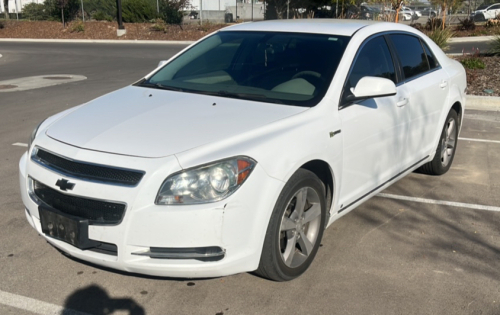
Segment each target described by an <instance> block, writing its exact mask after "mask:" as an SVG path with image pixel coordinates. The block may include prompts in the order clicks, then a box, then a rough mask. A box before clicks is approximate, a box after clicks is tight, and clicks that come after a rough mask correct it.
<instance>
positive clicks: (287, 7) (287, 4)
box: [286, 0, 290, 20]
mask: <svg viewBox="0 0 500 315" xmlns="http://www.w3.org/2000/svg"><path fill="white" fill-rule="evenodd" d="M289 11H290V0H288V1H287V2H286V19H287V20H288V19H289V14H288V12H289Z"/></svg>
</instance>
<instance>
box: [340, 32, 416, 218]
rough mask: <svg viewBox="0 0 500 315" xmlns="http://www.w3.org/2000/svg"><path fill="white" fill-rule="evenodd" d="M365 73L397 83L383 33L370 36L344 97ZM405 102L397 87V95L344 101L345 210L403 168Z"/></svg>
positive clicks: (342, 193) (342, 195)
mask: <svg viewBox="0 0 500 315" xmlns="http://www.w3.org/2000/svg"><path fill="white" fill-rule="evenodd" d="M365 76H375V77H383V78H387V79H390V80H392V81H393V82H394V83H397V79H396V71H395V67H394V62H393V58H392V56H391V53H390V51H389V48H388V46H387V42H386V39H385V37H384V36H383V35H379V36H376V37H372V38H370V39H369V40H368V41H367V42H365V43H364V45H363V46H362V47H361V49H360V50H359V51H358V54H357V56H356V58H355V59H354V62H353V65H352V67H351V70H350V73H349V76H348V80H347V81H346V85H345V87H344V91H343V96H342V99H345V97H346V96H347V95H349V93H350V88H351V87H354V86H356V84H357V82H358V81H359V80H360V79H361V78H362V77H365ZM407 101H408V96H407V95H406V89H405V88H404V87H403V86H400V87H397V94H396V95H394V96H388V97H379V98H373V99H367V100H364V101H360V102H355V103H354V104H345V103H343V102H342V101H341V107H340V109H339V114H340V119H341V122H342V138H343V172H342V181H341V185H340V197H339V202H340V205H341V210H342V209H346V208H347V207H349V206H350V205H352V204H353V203H355V202H357V201H358V200H360V199H361V198H363V197H364V196H365V195H366V194H369V193H370V192H372V191H373V190H374V189H376V188H377V187H379V186H380V185H383V184H384V183H385V182H387V181H389V180H390V179H391V178H393V177H394V176H396V175H397V174H399V172H401V170H402V168H401V166H402V164H401V161H400V158H401V152H402V148H403V146H404V141H405V139H406V136H407V132H408V120H409V113H408V112H407V107H406V105H407Z"/></svg>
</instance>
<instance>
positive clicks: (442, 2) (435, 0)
mask: <svg viewBox="0 0 500 315" xmlns="http://www.w3.org/2000/svg"><path fill="white" fill-rule="evenodd" d="M463 1H464V0H432V1H431V3H432V4H434V5H439V6H440V7H441V13H442V14H443V18H442V25H441V28H442V29H443V30H444V27H445V23H446V11H448V9H449V8H451V7H457V6H459V5H461V4H462V2H463Z"/></svg>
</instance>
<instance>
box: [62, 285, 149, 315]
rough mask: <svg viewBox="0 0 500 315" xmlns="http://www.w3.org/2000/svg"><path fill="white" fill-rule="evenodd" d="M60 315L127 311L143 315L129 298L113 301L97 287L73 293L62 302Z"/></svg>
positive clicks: (91, 286)
mask: <svg viewBox="0 0 500 315" xmlns="http://www.w3.org/2000/svg"><path fill="white" fill-rule="evenodd" d="M64 308H65V310H64V311H63V312H62V315H69V314H74V311H80V312H85V313H88V314H93V315H105V314H112V313H113V312H115V311H128V314H130V315H144V314H145V311H144V308H143V307H142V306H140V305H139V304H137V302H135V301H134V300H133V299H131V298H123V299H113V298H111V297H110V296H109V295H108V293H107V292H106V291H105V290H104V289H103V288H101V287H99V286H98V285H95V284H93V285H90V286H88V287H86V288H83V289H79V290H77V291H75V292H73V293H72V294H71V295H70V296H68V297H67V298H66V301H65V302H64Z"/></svg>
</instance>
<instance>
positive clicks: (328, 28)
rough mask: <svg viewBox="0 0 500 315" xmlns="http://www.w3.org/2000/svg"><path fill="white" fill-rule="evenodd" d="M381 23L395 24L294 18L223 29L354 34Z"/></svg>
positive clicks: (249, 23) (242, 24)
mask: <svg viewBox="0 0 500 315" xmlns="http://www.w3.org/2000/svg"><path fill="white" fill-rule="evenodd" d="M381 23H385V24H388V25H392V24H395V23H386V22H376V21H363V20H341V19H292V20H269V21H259V22H248V23H241V24H236V25H232V26H229V27H226V28H224V29H222V30H221V31H268V32H269V31H272V32H290V33H313V34H331V35H340V36H352V35H353V34H354V33H356V31H358V30H359V29H361V28H364V27H366V26H369V25H374V24H381ZM391 29H398V27H394V28H388V29H387V30H391Z"/></svg>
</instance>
